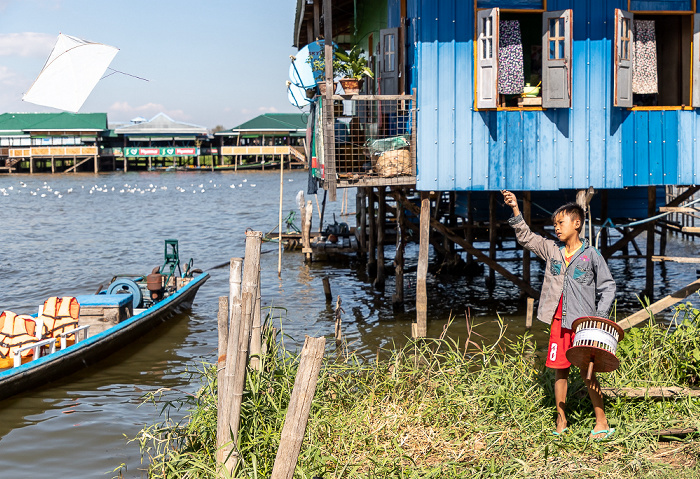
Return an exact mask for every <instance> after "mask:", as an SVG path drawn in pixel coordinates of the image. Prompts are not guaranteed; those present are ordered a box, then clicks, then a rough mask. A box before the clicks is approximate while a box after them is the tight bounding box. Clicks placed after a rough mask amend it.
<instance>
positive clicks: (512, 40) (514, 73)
mask: <svg viewBox="0 0 700 479" xmlns="http://www.w3.org/2000/svg"><path fill="white" fill-rule="evenodd" d="M498 34H499V44H498V93H500V94H503V95H519V94H520V93H522V92H523V89H524V88H525V70H524V64H523V41H522V37H521V35H520V21H519V20H501V21H500V22H499V28H498Z"/></svg>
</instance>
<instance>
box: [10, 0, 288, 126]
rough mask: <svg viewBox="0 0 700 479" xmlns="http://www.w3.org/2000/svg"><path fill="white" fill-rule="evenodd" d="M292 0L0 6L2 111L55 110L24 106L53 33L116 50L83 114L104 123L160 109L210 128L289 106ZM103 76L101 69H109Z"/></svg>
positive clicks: (88, 0) (81, 0)
mask: <svg viewBox="0 0 700 479" xmlns="http://www.w3.org/2000/svg"><path fill="white" fill-rule="evenodd" d="M295 10H296V0H257V1H253V2H244V1H240V0H199V1H193V0H190V1H186V0H119V1H105V0H0V113H5V112H56V111H59V110H55V109H52V108H48V107H42V106H38V105H34V104H31V103H27V102H23V101H22V95H23V93H24V92H26V91H27V90H28V89H29V87H30V86H31V84H32V82H33V81H34V79H35V78H36V76H37V75H38V74H39V72H40V71H41V69H42V67H43V66H44V63H45V62H46V59H47V58H48V56H49V54H50V53H51V49H52V48H53V45H54V43H55V42H56V38H57V37H58V34H59V33H64V34H66V35H71V36H74V37H78V38H81V39H84V40H89V41H93V42H98V43H104V44H107V45H112V46H115V47H117V48H119V53H117V56H116V57H115V59H114V61H113V62H112V64H111V65H110V67H111V68H114V69H115V70H119V71H122V72H125V73H128V74H130V75H134V76H137V77H142V78H146V79H148V81H143V80H139V79H137V78H133V77H131V76H127V75H122V74H114V75H111V76H109V77H106V78H103V79H102V80H101V81H100V82H99V83H98V84H97V86H96V87H95V89H94V90H93V92H92V94H91V95H90V96H89V97H88V99H87V100H86V102H85V104H84V105H83V107H82V108H81V109H80V112H81V113H92V112H100V113H104V112H106V113H107V118H108V121H109V123H110V124H112V123H123V122H128V121H129V120H131V119H132V118H135V117H144V118H147V119H150V118H152V117H154V116H155V115H156V114H158V113H161V112H162V113H165V114H166V115H168V116H170V117H171V118H173V119H174V120H177V121H182V122H187V123H192V124H195V125H200V126H204V127H206V128H210V129H211V128H214V127H215V126H217V125H222V126H224V127H225V128H232V127H235V126H237V125H239V124H241V123H243V122H245V121H247V120H249V119H251V118H254V117H256V116H258V115H260V114H263V113H275V112H279V113H290V112H294V111H298V110H297V109H296V107H294V106H292V105H291V104H290V103H289V101H288V100H287V90H286V84H285V83H286V81H287V80H288V72H289V64H290V59H289V55H293V54H294V53H295V52H296V49H295V48H293V47H292V46H291V45H292V40H293V38H292V36H293V29H294V12H295ZM107 73H109V71H108V72H107Z"/></svg>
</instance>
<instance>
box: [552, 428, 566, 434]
mask: <svg viewBox="0 0 700 479" xmlns="http://www.w3.org/2000/svg"><path fill="white" fill-rule="evenodd" d="M568 431H569V428H568V427H565V428H564V429H562V430H561V432H557V431H556V429H555V430H554V431H552V436H563V435H564V434H566V433H567V432H568Z"/></svg>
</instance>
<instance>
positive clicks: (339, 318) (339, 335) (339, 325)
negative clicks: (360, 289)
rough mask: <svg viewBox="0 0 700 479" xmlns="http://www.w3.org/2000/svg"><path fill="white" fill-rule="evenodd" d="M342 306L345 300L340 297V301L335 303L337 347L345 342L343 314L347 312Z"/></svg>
mask: <svg viewBox="0 0 700 479" xmlns="http://www.w3.org/2000/svg"><path fill="white" fill-rule="evenodd" d="M341 304H343V300H342V299H340V295H338V299H337V301H336V302H335V346H336V347H338V346H340V342H341V341H342V340H343V329H342V326H343V321H342V319H343V318H342V314H343V313H344V312H345V310H344V309H343V308H342V306H341Z"/></svg>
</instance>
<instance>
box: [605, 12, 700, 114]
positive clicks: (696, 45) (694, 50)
mask: <svg viewBox="0 0 700 479" xmlns="http://www.w3.org/2000/svg"><path fill="white" fill-rule="evenodd" d="M631 7H632V0H627V10H622V9H619V8H616V9H615V36H614V39H613V62H614V64H613V71H614V76H613V106H614V107H617V108H625V109H627V110H631V111H637V110H639V111H654V110H656V111H673V110H690V111H692V110H695V109H696V108H700V13H697V2H696V0H692V3H691V7H692V9H691V10H632V9H631ZM618 11H621V12H623V13H625V12H626V13H628V14H631V15H632V22H631V23H634V19H635V17H636V15H657V16H660V15H672V16H679V17H680V16H690V17H691V18H690V21H691V28H690V30H691V39H690V42H691V44H690V47H689V50H690V59H689V60H690V65H689V67H690V68H689V71H690V86H689V87H690V92H689V98H690V100H689V105H667V106H635V104H634V99H633V95H634V94H633V93H632V92H631V90H630V102H631V105H630V106H627V105H619V104H618V101H617V97H618V95H617V91H618V85H619V84H618V79H617V74H618V56H617V49H618V23H617V16H618V14H617V12H618ZM632 28H633V27H632ZM631 31H633V30H631ZM632 43H634V40H632ZM631 46H632V49H631V54H632V56H634V53H633V50H634V48H633V45H631ZM633 68H634V60H631V65H630V69H633ZM630 82H631V72H630Z"/></svg>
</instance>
